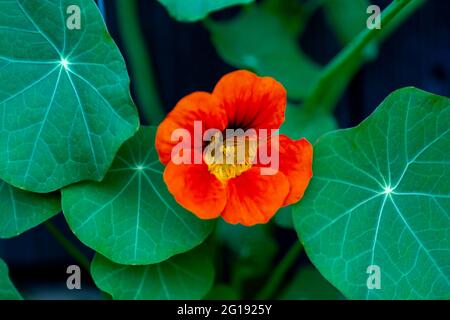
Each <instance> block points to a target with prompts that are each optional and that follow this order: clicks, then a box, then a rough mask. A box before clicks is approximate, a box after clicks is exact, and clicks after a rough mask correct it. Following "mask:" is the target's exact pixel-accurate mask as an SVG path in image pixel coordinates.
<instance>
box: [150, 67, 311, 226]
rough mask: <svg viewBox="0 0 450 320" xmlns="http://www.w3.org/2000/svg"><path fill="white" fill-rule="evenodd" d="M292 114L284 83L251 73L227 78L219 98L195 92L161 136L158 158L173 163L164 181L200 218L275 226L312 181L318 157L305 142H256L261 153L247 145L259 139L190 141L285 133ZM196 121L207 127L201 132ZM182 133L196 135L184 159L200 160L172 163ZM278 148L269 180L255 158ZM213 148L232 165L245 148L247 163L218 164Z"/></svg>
mask: <svg viewBox="0 0 450 320" xmlns="http://www.w3.org/2000/svg"><path fill="white" fill-rule="evenodd" d="M285 110H286V90H285V89H284V87H283V86H282V85H281V84H280V83H279V82H277V81H275V80H274V79H272V78H269V77H262V78H261V77H258V76H256V75H255V74H253V73H251V72H248V71H244V70H241V71H235V72H232V73H229V74H227V75H225V76H224V77H223V78H222V79H221V80H220V81H219V82H218V84H217V85H216V87H215V89H214V91H213V93H212V94H210V93H206V92H194V93H192V94H190V95H188V96H186V97H184V98H183V99H181V100H180V101H179V102H178V104H177V105H176V106H175V108H174V109H173V110H172V111H171V112H170V113H169V114H168V116H167V117H166V119H165V120H164V121H163V122H162V123H161V125H160V126H159V128H158V131H157V134H156V149H157V151H158V154H159V159H160V160H161V162H162V163H163V164H165V165H166V168H165V171H164V181H165V183H166V184H167V187H168V189H169V191H170V193H171V194H172V195H173V196H174V197H175V199H176V200H177V202H178V203H179V204H180V205H182V206H183V207H184V208H186V209H187V210H189V211H191V212H193V213H194V214H195V215H197V216H198V217H199V218H201V219H213V218H217V217H219V216H222V217H223V219H224V220H225V221H227V222H228V223H232V224H236V223H240V224H243V225H246V226H252V225H254V224H258V223H266V222H268V221H269V220H270V219H271V218H272V217H273V215H274V214H275V213H276V212H277V211H278V209H279V208H281V207H283V206H287V205H289V204H292V203H295V202H297V201H299V200H300V199H301V198H302V196H303V193H304V191H305V189H306V187H307V186H308V183H309V181H310V179H311V176H312V152H313V151H312V146H311V144H310V143H309V142H308V141H307V140H306V139H301V140H298V141H294V140H291V139H290V138H288V137H287V136H284V135H276V136H274V137H276V138H278V139H274V137H272V138H270V137H269V139H266V140H265V142H264V141H263V142H261V140H260V139H256V141H257V143H256V148H252V147H249V144H248V143H247V142H249V141H250V140H252V137H250V138H249V137H238V138H233V143H232V144H231V145H228V144H227V145H225V142H224V141H226V140H224V141H222V140H215V139H214V138H212V139H211V142H209V141H207V142H203V143H201V144H198V143H197V144H196V143H195V142H193V143H191V142H192V141H195V139H198V138H199V137H200V139H202V137H203V134H204V133H205V132H207V130H208V129H217V131H219V132H225V131H226V129H228V128H233V129H237V128H240V129H243V130H247V129H254V130H256V131H258V130H260V129H268V130H269V129H278V128H279V127H280V126H281V124H282V123H283V121H284V113H285ZM194 121H201V123H202V128H201V131H200V132H198V130H197V129H196V127H195V124H194ZM177 129H184V132H187V133H189V134H190V135H191V136H192V141H189V143H185V144H183V145H184V149H183V151H182V152H181V153H180V155H187V156H188V157H191V159H192V158H195V157H197V159H200V162H198V161H197V163H192V164H190V163H181V164H180V163H178V162H177V161H173V159H172V152H173V150H175V149H174V147H176V146H177V145H179V144H180V142H179V141H177V140H176V139H175V141H174V139H173V136H172V135H173V133H174V131H175V130H177ZM260 131H261V130H260ZM275 140H278V141H279V143H274V142H273V141H275ZM252 141H255V139H253V140H252ZM184 142H186V141H183V143H184ZM217 144H220V145H217ZM250 145H251V144H250ZM272 145H273V146H274V149H273V150H276V152H278V158H279V166H278V170H277V171H276V172H273V173H272V174H270V175H263V174H261V172H262V171H261V169H262V168H264V167H268V165H267V164H262V163H261V162H258V161H255V159H257V158H256V154H258V151H259V150H260V149H261V148H263V147H264V148H270V147H272ZM212 146H214V147H215V146H217V147H219V149H217V150H221V152H223V155H222V156H224V157H225V160H226V159H227V157H228V155H229V154H230V153H231V154H235V153H236V152H237V150H238V149H239V148H241V147H243V148H244V154H245V157H244V161H243V162H242V163H241V162H235V161H234V162H227V161H224V162H222V163H220V162H218V161H215V157H216V156H217V154H215V153H214V152H212V153H210V154H209V155H208V154H207V153H205V150H206V149H208V148H211V147H212ZM271 150H272V149H271ZM272 152H273V151H272ZM211 154H212V155H211Z"/></svg>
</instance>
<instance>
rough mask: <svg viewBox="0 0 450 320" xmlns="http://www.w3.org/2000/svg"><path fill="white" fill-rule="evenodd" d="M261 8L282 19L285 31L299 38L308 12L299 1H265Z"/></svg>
mask: <svg viewBox="0 0 450 320" xmlns="http://www.w3.org/2000/svg"><path fill="white" fill-rule="evenodd" d="M261 6H263V8H264V9H265V10H267V12H270V13H272V14H273V15H275V16H277V17H282V19H280V20H281V21H280V22H281V23H282V24H283V27H284V29H285V31H288V32H289V33H291V34H292V35H294V36H298V35H299V34H300V33H301V32H302V31H303V29H304V28H305V25H306V22H307V20H308V19H307V15H308V14H309V12H308V10H306V9H305V6H304V5H303V4H302V3H301V2H300V1H298V0H283V1H280V0H265V1H263V2H262V4H261Z"/></svg>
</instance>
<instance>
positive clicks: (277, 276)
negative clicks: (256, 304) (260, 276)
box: [256, 241, 303, 300]
mask: <svg viewBox="0 0 450 320" xmlns="http://www.w3.org/2000/svg"><path fill="white" fill-rule="evenodd" d="M302 251H303V246H302V244H301V243H300V241H296V242H295V243H294V244H293V245H292V246H291V248H290V249H289V251H288V252H287V253H286V254H285V256H284V257H283V259H281V261H280V262H279V263H278V265H277V266H276V267H275V269H274V271H273V272H272V276H271V277H270V279H269V281H267V283H266V284H265V286H264V287H263V288H262V289H261V291H260V292H259V293H258V294H257V295H256V299H257V300H266V299H270V298H272V296H273V295H274V293H275V292H276V291H277V290H278V288H279V287H280V284H281V282H282V281H283V279H284V277H285V276H286V273H287V272H288V271H289V269H290V268H291V267H292V265H293V264H294V263H295V261H296V260H297V257H298V256H299V255H300V253H301V252H302Z"/></svg>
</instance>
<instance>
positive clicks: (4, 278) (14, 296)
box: [0, 259, 22, 300]
mask: <svg viewBox="0 0 450 320" xmlns="http://www.w3.org/2000/svg"><path fill="white" fill-rule="evenodd" d="M0 300H22V296H21V295H20V293H19V292H18V291H17V289H16V288H15V287H14V284H13V283H12V282H11V280H10V279H9V271H8V266H7V265H6V263H5V262H4V261H3V260H2V259H0Z"/></svg>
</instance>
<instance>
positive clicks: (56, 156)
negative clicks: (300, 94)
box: [0, 0, 138, 192]
mask: <svg viewBox="0 0 450 320" xmlns="http://www.w3.org/2000/svg"><path fill="white" fill-rule="evenodd" d="M73 6H77V7H78V8H79V9H80V13H81V16H80V18H81V20H80V29H79V30H78V29H73V30H71V29H69V26H71V23H72V22H74V21H73V19H75V18H76V17H74V16H72V15H73V14H76V12H77V11H76V10H75V11H73V10H74V8H75V7H73ZM67 20H69V21H67ZM75 27H76V25H75ZM137 127H138V117H137V113H136V110H135V107H134V105H133V102H132V101H131V98H130V94H129V78H128V74H127V71H126V68H125V63H124V61H123V58H122V56H121V54H120V52H119V50H118V49H117V47H116V46H115V44H114V42H113V40H112V39H111V37H110V36H109V35H108V33H107V31H106V28H105V25H104V23H103V20H102V17H101V15H100V13H99V12H98V9H97V7H96V5H95V3H94V1H92V0H73V1H72V0H60V1H58V0H55V1H49V0H43V1H35V0H17V1H7V0H2V1H0V177H1V178H2V179H3V180H4V181H6V182H8V183H10V184H12V185H14V186H16V187H19V188H23V189H27V190H29V191H35V192H51V191H54V190H57V189H59V188H61V187H64V186H66V185H68V184H71V183H74V182H78V181H81V180H86V179H88V180H100V179H101V178H102V177H103V176H104V174H105V173H106V171H107V169H108V167H109V166H110V165H111V162H112V160H113V158H114V155H115V153H116V151H117V150H118V149H119V147H120V145H121V144H122V143H123V142H124V141H125V140H127V139H128V138H129V137H131V136H132V135H133V134H134V133H135V131H136V130H137Z"/></svg>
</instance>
